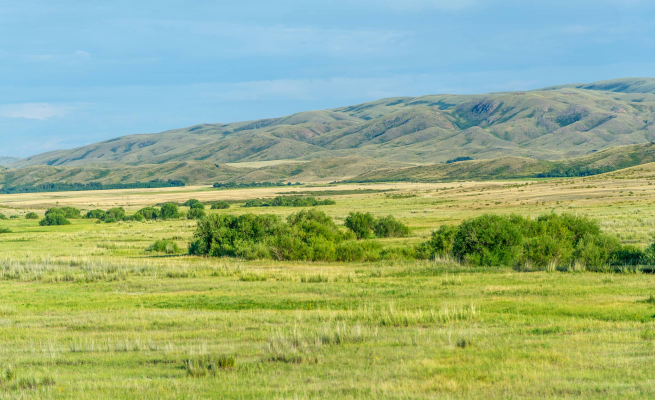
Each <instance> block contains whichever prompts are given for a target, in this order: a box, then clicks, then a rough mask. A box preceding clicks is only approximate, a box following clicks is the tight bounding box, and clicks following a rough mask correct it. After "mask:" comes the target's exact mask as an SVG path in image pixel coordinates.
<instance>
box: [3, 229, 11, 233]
mask: <svg viewBox="0 0 655 400" xmlns="http://www.w3.org/2000/svg"><path fill="white" fill-rule="evenodd" d="M0 233H11V229H9V228H0Z"/></svg>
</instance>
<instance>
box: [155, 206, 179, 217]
mask: <svg viewBox="0 0 655 400" xmlns="http://www.w3.org/2000/svg"><path fill="white" fill-rule="evenodd" d="M160 217H161V218H162V219H175V218H179V217H180V211H179V208H178V207H177V205H175V204H173V203H166V204H163V205H162V206H161V213H160Z"/></svg>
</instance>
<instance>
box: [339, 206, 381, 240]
mask: <svg viewBox="0 0 655 400" xmlns="http://www.w3.org/2000/svg"><path fill="white" fill-rule="evenodd" d="M374 222H375V218H373V215H371V213H361V212H351V213H350V214H348V216H347V217H346V221H345V225H346V228H348V229H350V230H351V231H353V232H354V233H355V235H356V236H357V239H366V238H368V237H370V236H371V230H373V223H374Z"/></svg>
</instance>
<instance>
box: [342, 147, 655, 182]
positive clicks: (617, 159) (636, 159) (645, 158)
mask: <svg viewBox="0 0 655 400" xmlns="http://www.w3.org/2000/svg"><path fill="white" fill-rule="evenodd" d="M652 162H655V144H653V143H647V144H640V145H630V146H617V147H612V148H609V149H606V150H603V151H599V152H595V153H593V154H590V155H587V156H583V157H577V158H571V159H567V160H563V161H546V160H535V159H529V158H520V157H501V158H497V159H492V160H473V161H461V162H455V163H451V164H434V165H423V166H418V167H409V168H399V169H386V170H378V171H372V172H368V173H365V174H362V175H360V176H357V177H355V178H352V179H350V180H348V182H392V181H409V182H443V181H453V180H490V179H512V178H537V177H560V176H562V177H564V176H587V175H596V174H601V173H606V172H611V171H617V170H622V169H625V168H630V167H634V166H637V165H642V164H647V163H652Z"/></svg>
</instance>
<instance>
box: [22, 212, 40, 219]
mask: <svg viewBox="0 0 655 400" xmlns="http://www.w3.org/2000/svg"><path fill="white" fill-rule="evenodd" d="M25 219H39V214H37V213H35V212H29V213H27V214H25Z"/></svg>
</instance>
